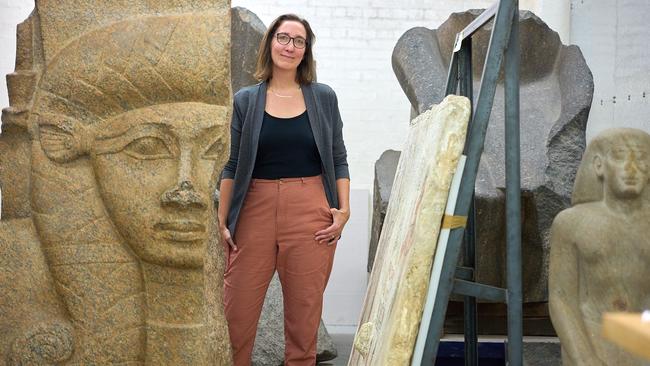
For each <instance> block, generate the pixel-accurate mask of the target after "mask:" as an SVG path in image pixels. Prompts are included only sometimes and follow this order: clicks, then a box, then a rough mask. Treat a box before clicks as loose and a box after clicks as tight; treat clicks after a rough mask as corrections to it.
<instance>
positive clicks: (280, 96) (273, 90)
mask: <svg viewBox="0 0 650 366" xmlns="http://www.w3.org/2000/svg"><path fill="white" fill-rule="evenodd" d="M269 90H270V91H271V93H273V95H275V96H276V97H278V98H293V97H294V96H293V95H282V94H278V93H276V92H275V89H274V88H269ZM298 90H300V87H298Z"/></svg>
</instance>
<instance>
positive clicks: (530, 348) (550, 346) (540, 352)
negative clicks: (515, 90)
mask: <svg viewBox="0 0 650 366" xmlns="http://www.w3.org/2000/svg"><path fill="white" fill-rule="evenodd" d="M331 336H332V340H333V341H334V344H335V345H336V349H337V351H338V354H339V355H338V357H336V358H335V359H333V360H331V361H327V362H322V363H319V364H318V365H320V366H346V365H347V364H348V359H349V358H350V351H351V350H352V341H353V340H354V334H350V333H346V334H331ZM445 339H447V340H462V336H460V335H452V336H446V337H445ZM499 340H501V341H502V340H503V337H494V338H492V337H484V338H483V341H499ZM561 364H562V361H561V355H560V343H559V341H558V339H557V338H555V337H524V365H526V366H560V365H561Z"/></svg>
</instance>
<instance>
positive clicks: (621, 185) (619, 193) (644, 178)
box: [596, 139, 650, 199]
mask: <svg viewBox="0 0 650 366" xmlns="http://www.w3.org/2000/svg"><path fill="white" fill-rule="evenodd" d="M596 164H597V170H599V173H598V174H599V175H600V176H602V177H603V179H604V180H605V185H606V187H607V188H606V189H607V190H608V191H609V192H610V193H611V194H613V195H614V196H615V197H617V198H621V199H624V198H634V197H638V196H639V195H641V193H642V192H643V190H644V189H645V187H646V186H647V184H648V179H649V178H650V177H649V175H648V151H647V146H644V145H643V144H642V143H640V142H639V141H636V140H633V139H626V140H620V141H617V143H616V144H612V147H611V148H610V149H609V151H608V152H607V154H606V155H605V156H604V157H603V158H602V162H601V161H596ZM599 164H600V165H602V166H601V167H598V165H599Z"/></svg>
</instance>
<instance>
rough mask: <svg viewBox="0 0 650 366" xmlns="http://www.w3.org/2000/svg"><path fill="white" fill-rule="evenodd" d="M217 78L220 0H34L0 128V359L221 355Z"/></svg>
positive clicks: (226, 26)
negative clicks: (0, 195)
mask: <svg viewBox="0 0 650 366" xmlns="http://www.w3.org/2000/svg"><path fill="white" fill-rule="evenodd" d="M230 83H231V80H230V3H229V1H221V0H187V1H176V2H156V3H152V2H150V1H145V0H142V1H131V2H128V3H127V2H110V3H107V2H101V1H87V2H81V3H80V2H76V1H48V0H42V1H37V2H36V7H35V10H34V12H33V13H32V15H31V16H30V17H29V18H28V19H27V20H26V21H25V22H24V23H22V24H21V25H19V27H18V56H17V62H16V72H15V73H13V74H11V75H9V76H8V87H9V94H10V104H11V107H9V108H7V109H5V110H4V111H3V134H2V135H0V149H1V150H0V156H9V157H16V158H17V159H16V160H15V161H13V162H11V163H8V161H9V158H8V159H4V158H3V159H2V160H1V161H0V164H2V165H0V184H2V187H3V188H4V190H3V216H2V217H3V220H2V222H1V223H0V244H2V246H0V252H1V253H0V254H1V255H0V257H2V262H0V264H1V266H0V288H2V290H3V292H4V293H5V294H7V296H3V300H2V302H0V309H1V310H2V312H3V319H1V320H0V330H2V332H1V334H2V336H1V337H0V346H1V347H2V348H0V357H3V361H6V362H7V363H8V364H10V365H19V364H39V365H43V364H70V365H73V364H133V365H145V364H147V365H208V364H210V365H212V364H219V365H227V364H230V363H231V361H230V358H231V355H230V344H229V339H228V333H227V327H226V323H225V319H224V317H223V309H222V302H221V296H222V290H221V289H222V283H221V282H220V281H221V279H222V277H221V274H222V273H223V253H222V249H221V246H220V245H219V244H218V230H216V212H215V210H214V207H213V205H212V201H211V194H212V192H213V191H214V188H215V186H216V183H217V175H218V173H219V172H220V170H221V168H222V166H223V164H224V163H225V161H226V159H227V154H228V148H227V147H228V146H229V132H228V131H229V121H230V113H231V89H230ZM5 132H9V133H8V134H5ZM14 147H18V148H17V149H13V148H14ZM5 153H7V154H8V155H5ZM8 185H10V186H12V187H13V188H10V189H7V188H5V187H8ZM12 191H13V192H15V193H17V194H18V197H15V198H12V197H11V193H12ZM5 202H6V203H5ZM208 253H210V255H207V254H208ZM22 261H24V262H25V263H27V264H28V266H25V265H24V263H21V262H22Z"/></svg>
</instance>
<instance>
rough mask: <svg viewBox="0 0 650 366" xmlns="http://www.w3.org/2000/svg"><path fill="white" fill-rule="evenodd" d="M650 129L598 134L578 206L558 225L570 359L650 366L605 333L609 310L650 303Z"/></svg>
mask: <svg viewBox="0 0 650 366" xmlns="http://www.w3.org/2000/svg"><path fill="white" fill-rule="evenodd" d="M649 181H650V135H648V134H647V133H646V132H644V131H641V130H636V129H630V128H618V129H611V130H606V131H605V132H603V133H601V134H600V135H598V136H596V137H595V138H594V139H593V140H592V141H591V143H590V144H589V146H588V147H587V150H586V152H585V155H584V157H583V159H582V163H581V165H580V169H579V171H578V175H577V177H576V183H575V187H574V190H573V196H572V204H573V206H572V207H571V208H568V209H566V210H564V211H562V212H560V214H558V215H557V217H556V218H555V220H554V221H553V226H552V228H551V232H552V235H551V257H550V270H549V272H550V275H549V306H550V310H551V319H552V321H553V326H554V327H555V330H556V331H557V334H558V336H559V337H560V341H561V343H562V363H563V365H566V366H571V365H590V366H605V365H617V366H632V365H638V366H640V365H647V364H648V362H647V361H645V362H644V361H642V360H641V359H637V358H635V357H634V356H632V355H631V354H628V353H626V352H625V351H623V350H622V349H619V348H618V347H617V346H615V345H614V344H613V343H609V342H607V341H606V340H605V339H604V338H603V337H602V336H601V324H602V323H601V322H602V315H603V313H604V312H608V311H629V312H641V311H643V310H645V309H648V308H649V307H650V283H649V282H648V277H649V276H650V267H648V263H650V227H649V226H648V224H647V223H648V222H649V221H650V188H648V183H649Z"/></svg>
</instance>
